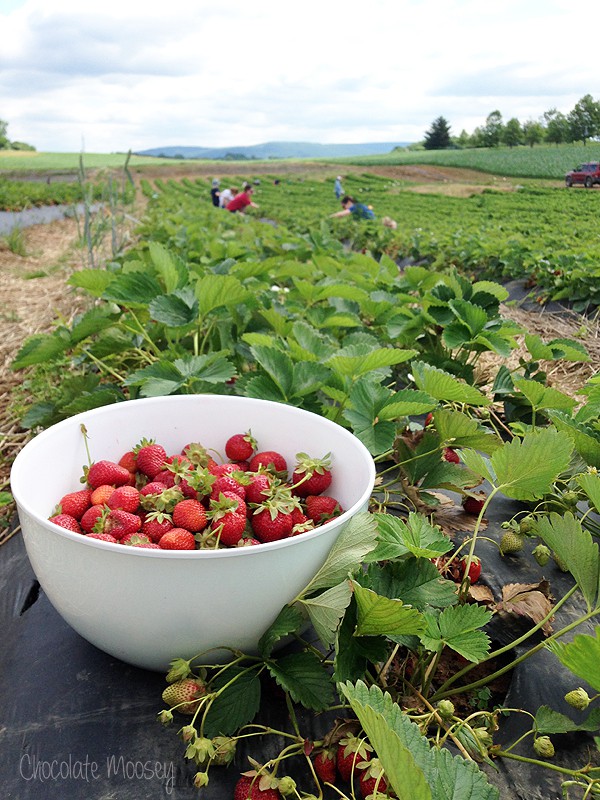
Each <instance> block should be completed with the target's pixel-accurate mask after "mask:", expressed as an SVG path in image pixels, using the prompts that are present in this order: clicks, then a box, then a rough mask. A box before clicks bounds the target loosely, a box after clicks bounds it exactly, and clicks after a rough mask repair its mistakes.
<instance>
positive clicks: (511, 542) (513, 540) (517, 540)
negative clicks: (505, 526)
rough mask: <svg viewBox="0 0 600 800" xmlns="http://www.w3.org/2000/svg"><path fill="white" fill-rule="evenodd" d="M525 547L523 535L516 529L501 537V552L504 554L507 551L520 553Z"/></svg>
mask: <svg viewBox="0 0 600 800" xmlns="http://www.w3.org/2000/svg"><path fill="white" fill-rule="evenodd" d="M522 549H523V537H522V536H519V534H518V533H515V532H514V531H507V532H506V533H505V534H504V535H503V536H502V538H501V539H500V552H501V553H502V555H503V556H505V555H506V554H507V553H518V552H519V551H520V550H522Z"/></svg>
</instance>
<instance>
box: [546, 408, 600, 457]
mask: <svg viewBox="0 0 600 800" xmlns="http://www.w3.org/2000/svg"><path fill="white" fill-rule="evenodd" d="M548 416H549V417H550V419H551V420H552V422H553V423H554V425H555V427H556V429H557V430H559V431H564V432H565V433H566V434H568V435H569V436H570V437H571V439H572V441H573V445H574V447H575V450H576V451H577V452H578V453H579V455H580V456H581V457H582V458H583V460H584V461H585V463H586V464H589V465H590V466H592V467H600V440H599V439H598V437H597V435H596V432H595V431H594V429H593V428H591V427H589V426H588V425H584V424H583V423H581V422H576V421H575V420H574V419H571V418H570V417H568V416H567V415H566V414H563V413H562V412H561V411H549V412H548Z"/></svg>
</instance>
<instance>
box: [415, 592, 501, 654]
mask: <svg viewBox="0 0 600 800" xmlns="http://www.w3.org/2000/svg"><path fill="white" fill-rule="evenodd" d="M425 618H426V620H427V630H426V632H425V633H424V634H423V635H422V636H421V641H422V642H423V645H424V647H426V648H427V650H432V651H434V652H438V651H440V650H441V649H442V648H443V647H444V646H447V647H450V648H451V649H452V650H455V651H456V652H457V653H459V654H460V655H461V656H462V657H463V658H466V659H467V661H473V662H474V663H476V662H477V661H481V659H482V658H485V656H486V655H487V653H488V651H489V647H490V639H489V636H488V635H487V633H484V631H481V630H477V629H478V628H482V627H483V626H484V625H487V623H488V622H489V621H490V619H491V618H492V614H491V613H490V612H489V611H486V609H485V608H483V607H482V606H476V605H463V606H452V607H451V608H445V609H444V610H443V611H442V612H440V613H433V612H425Z"/></svg>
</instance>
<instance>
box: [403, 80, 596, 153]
mask: <svg viewBox="0 0 600 800" xmlns="http://www.w3.org/2000/svg"><path fill="white" fill-rule="evenodd" d="M597 138H600V101H598V100H594V98H593V97H592V95H591V94H586V95H584V96H583V97H582V98H581V100H579V101H578V102H577V103H576V104H575V106H574V107H573V108H572V110H571V111H569V112H568V114H563V113H562V112H561V111H558V110H557V109H556V108H551V109H550V110H549V111H545V112H544V113H543V115H542V116H541V117H540V119H538V120H532V119H530V120H527V121H526V122H523V123H521V122H520V121H519V120H518V119H517V118H516V117H512V118H511V119H509V120H508V121H507V122H506V123H505V122H504V120H503V118H502V114H501V112H500V111H498V110H496V111H492V112H491V114H488V116H487V117H486V120H485V125H482V126H480V127H477V128H475V130H474V131H473V133H471V134H469V133H467V132H466V131H465V130H463V131H462V132H461V134H460V135H459V136H452V134H451V127H450V123H449V122H448V120H446V119H445V118H444V117H437V118H436V119H435V120H434V121H433V122H432V123H431V127H430V128H429V130H428V131H427V133H426V134H425V138H424V140H423V141H422V142H421V143H420V144H419V145H418V146H419V147H424V148H425V150H447V149H450V148H463V147H499V146H500V145H506V146H508V147H516V146H517V145H523V144H526V145H529V146H530V147H533V146H534V145H535V144H540V143H541V142H548V143H550V144H563V143H565V144H572V143H573V142H579V141H580V142H582V143H583V144H584V145H585V144H586V142H587V140H588V139H597Z"/></svg>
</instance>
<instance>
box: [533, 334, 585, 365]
mask: <svg viewBox="0 0 600 800" xmlns="http://www.w3.org/2000/svg"><path fill="white" fill-rule="evenodd" d="M525 346H526V347H527V349H528V350H529V352H530V353H531V357H532V358H533V360H534V361H557V360H559V359H562V360H564V361H589V360H590V356H589V353H588V352H587V350H586V348H585V347H584V345H582V344H581V343H580V342H575V341H573V340H572V339H552V341H550V342H548V343H547V344H544V342H543V341H542V339H541V338H540V337H539V336H538V335H537V334H532V333H528V334H526V335H525Z"/></svg>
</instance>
